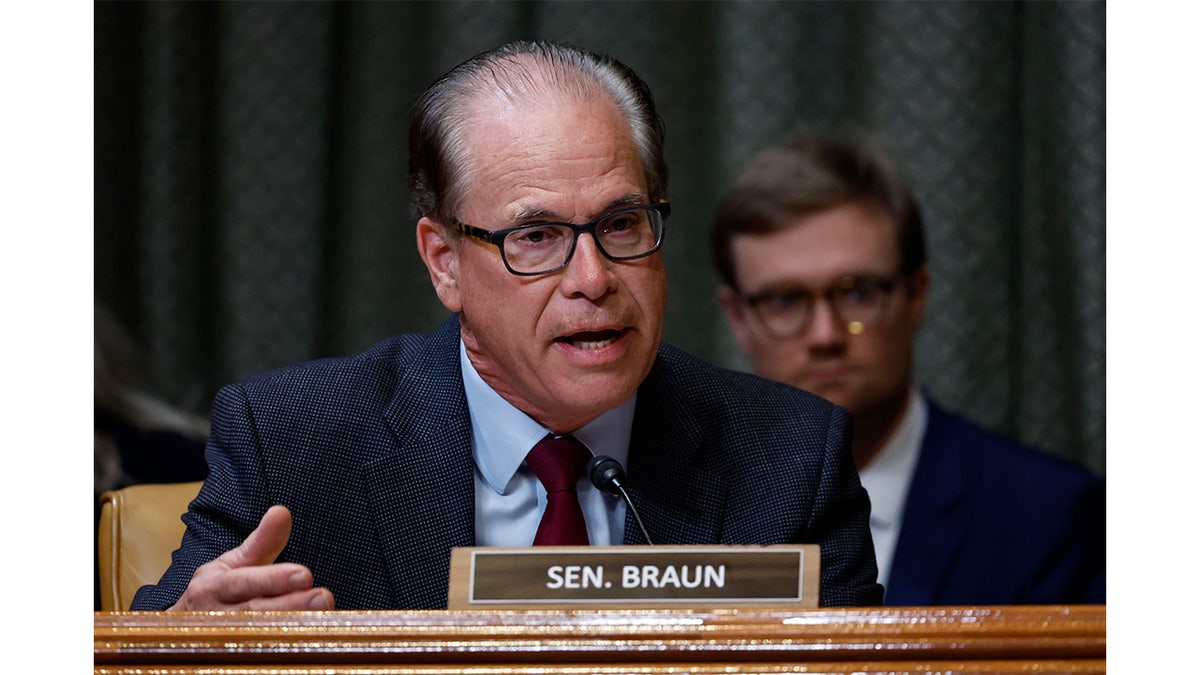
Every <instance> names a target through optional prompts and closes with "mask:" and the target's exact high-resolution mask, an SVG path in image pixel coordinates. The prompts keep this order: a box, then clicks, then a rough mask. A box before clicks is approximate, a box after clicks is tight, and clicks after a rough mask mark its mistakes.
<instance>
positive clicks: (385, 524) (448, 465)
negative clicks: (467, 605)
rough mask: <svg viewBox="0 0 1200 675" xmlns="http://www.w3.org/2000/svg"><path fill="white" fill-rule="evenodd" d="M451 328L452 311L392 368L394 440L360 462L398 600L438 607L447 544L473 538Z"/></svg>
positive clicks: (465, 433)
mask: <svg viewBox="0 0 1200 675" xmlns="http://www.w3.org/2000/svg"><path fill="white" fill-rule="evenodd" d="M458 334H459V333H458V320H457V317H452V318H451V319H449V320H447V321H446V322H445V323H443V324H442V326H441V327H440V328H439V329H438V330H437V331H435V332H434V333H433V334H431V335H430V336H429V338H428V339H427V340H426V342H425V343H424V344H423V345H422V346H421V347H420V351H419V353H418V354H417V355H416V356H415V357H414V358H412V359H410V360H409V361H408V365H407V367H404V368H403V369H402V370H400V371H399V372H398V382H397V386H396V394H395V396H394V397H393V399H392V402H391V403H390V405H389V407H388V410H387V413H386V418H387V423H388V425H389V426H390V428H391V430H392V433H393V434H394V435H395V438H396V447H395V449H394V451H393V452H390V453H388V454H385V455H382V456H380V457H379V458H377V459H375V460H374V461H372V462H369V463H367V464H366V465H364V467H363V471H364V472H365V475H364V477H363V478H364V483H365V484H366V485H367V486H368V491H369V494H368V495H367V500H368V503H369V504H370V507H371V509H372V510H373V515H374V518H375V523H376V527H377V529H378V532H379V538H380V540H381V542H382V547H383V553H384V558H385V560H386V561H387V565H388V570H389V574H390V577H391V583H392V588H393V589H394V593H395V596H396V604H397V606H399V607H412V608H414V609H417V608H440V607H445V606H446V585H447V582H448V578H449V565H450V549H451V548H453V547H455V546H472V545H474V543H475V484H474V461H473V459H472V457H471V424H470V417H469V413H468V411H467V402H466V394H465V393H464V391H463V386H462V375H461V370H460V365H459V361H458Z"/></svg>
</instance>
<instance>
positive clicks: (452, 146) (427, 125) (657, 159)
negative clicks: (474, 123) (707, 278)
mask: <svg viewBox="0 0 1200 675" xmlns="http://www.w3.org/2000/svg"><path fill="white" fill-rule="evenodd" d="M547 87H548V89H547ZM483 92H494V93H497V94H500V95H503V96H505V97H507V98H509V99H510V100H518V99H523V98H527V97H529V96H530V95H534V94H545V93H554V94H556V95H559V96H569V97H577V98H580V99H591V98H596V97H598V96H607V97H608V98H609V99H610V100H611V101H612V102H613V103H614V104H615V105H616V107H617V109H618V110H619V111H620V112H621V114H622V116H623V117H624V118H625V119H626V120H627V121H628V123H629V130H630V134H631V135H632V137H633V142H634V145H635V146H636V148H637V152H638V156H639V157H640V158H641V163H642V169H643V172H644V173H645V177H646V189H647V192H648V195H647V197H648V198H649V199H650V201H651V202H654V201H657V200H659V199H663V198H665V197H666V191H667V165H666V160H665V158H664V156H663V138H664V130H663V124H662V120H661V118H660V117H659V116H658V113H657V111H656V110H655V107H654V99H653V98H652V97H651V95H650V89H649V88H648V87H647V86H646V83H645V82H643V81H642V80H641V78H639V77H638V76H637V74H636V73H634V72H633V70H632V69H630V68H629V67H628V66H626V65H625V64H623V63H621V62H619V61H617V60H616V59H613V58H611V57H609V56H604V55H600V54H595V53H593V52H590V51H587V50H584V49H580V48H577V47H573V46H570V45H566V44H560V43H553V42H525V41H517V42H509V43H507V44H503V45H500V46H499V47H497V48H495V49H492V50H490V51H487V52H484V53H482V54H479V55H477V56H475V57H473V58H471V59H469V60H467V61H465V62H463V63H462V64H460V65H458V66H456V67H455V68H454V69H452V70H451V71H450V72H449V73H446V74H445V75H443V76H442V77H441V78H440V79H438V80H437V81H436V82H434V83H433V84H432V85H430V87H429V88H428V89H427V90H425V93H424V94H423V95H422V96H421V98H420V99H419V100H418V101H417V103H416V104H415V105H414V107H413V114H412V119H411V122H410V124H409V130H408V189H409V195H410V197H411V199H412V203H413V207H414V208H415V209H416V212H417V214H418V215H419V216H426V217H429V218H432V219H434V220H436V221H438V222H443V223H444V222H449V221H450V220H452V219H453V216H454V211H455V210H456V209H457V208H458V206H459V204H460V203H461V201H462V198H463V196H464V195H463V192H464V191H465V185H466V176H467V169H468V167H467V162H466V148H464V147H463V140H462V139H463V131H464V130H465V128H466V125H467V123H468V122H469V116H470V113H471V112H472V106H471V105H470V103H471V102H472V101H473V100H474V99H475V98H476V97H477V96H478V95H479V94H481V93H483Z"/></svg>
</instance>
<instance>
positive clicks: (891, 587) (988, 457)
mask: <svg viewBox="0 0 1200 675" xmlns="http://www.w3.org/2000/svg"><path fill="white" fill-rule="evenodd" d="M1104 527H1105V496H1104V483H1103V481H1102V480H1100V479H1099V478H1097V477H1095V476H1093V475H1091V474H1090V473H1088V472H1087V471H1086V470H1084V469H1083V468H1082V467H1079V466H1076V465H1074V464H1071V463H1068V462H1066V461H1064V460H1061V459H1058V458H1056V457H1053V456H1051V455H1048V454H1045V453H1042V452H1038V451H1035V450H1032V449H1029V448H1025V447H1022V446H1019V445H1016V444H1014V443H1012V442H1011V441H1008V440H1005V439H1003V438H1001V437H999V436H997V435H995V434H992V433H990V432H988V431H987V430H985V429H983V428H981V427H979V426H977V425H975V424H973V423H971V422H969V421H967V420H966V419H964V418H962V417H959V416H957V415H952V414H950V413H947V412H946V411H944V410H943V409H941V408H940V407H938V406H937V405H936V404H935V403H934V402H932V401H930V403H929V423H928V427H927V429H926V431H925V439H924V442H923V443H922V445H921V454H920V457H919V459H918V460H917V468H916V472H915V473H914V475H913V482H912V485H911V487H910V488H909V493H908V501H907V503H906V504H905V508H904V520H903V522H902V524H901V526H900V536H899V538H898V540H897V542H896V553H895V557H894V558H893V563H892V573H891V578H890V579H889V580H888V584H887V592H886V594H885V596H884V601H885V604H888V605H896V606H902V605H970V604H989V605H997V604H999V605H1010V604H1059V603H1103V602H1105V586H1104V584H1105V557H1104V556H1105V537H1104Z"/></svg>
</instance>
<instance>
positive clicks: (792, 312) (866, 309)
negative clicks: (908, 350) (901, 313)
mask: <svg viewBox="0 0 1200 675" xmlns="http://www.w3.org/2000/svg"><path fill="white" fill-rule="evenodd" d="M898 278H899V275H894V276H891V277H882V276H874V275H847V276H844V277H842V278H841V279H838V280H837V281H836V282H834V283H833V284H831V285H830V286H828V287H827V288H825V289H824V290H819V291H813V290H809V289H807V288H779V289H771V290H766V291H761V292H759V293H755V294H753V295H749V296H744V297H743V302H745V303H746V305H748V306H749V307H750V309H751V310H753V311H754V313H755V315H757V316H758V319H759V321H760V322H762V325H763V326H764V327H766V329H767V331H768V332H769V333H771V334H772V335H774V336H775V337H777V338H790V337H795V336H797V335H800V334H801V333H804V332H805V331H807V330H808V328H809V326H810V325H811V324H812V319H813V315H814V314H815V311H814V307H815V306H816V303H817V301H818V300H821V299H824V300H826V301H828V302H829V307H830V309H831V310H832V311H833V316H834V318H835V319H836V320H837V322H838V323H840V324H843V325H844V326H845V327H846V331H847V332H849V333H850V334H851V335H858V334H860V333H862V332H863V330H864V329H865V328H866V327H867V326H869V325H871V324H872V323H874V322H876V321H878V320H879V317H881V316H883V312H884V310H885V309H886V308H887V303H888V299H889V298H890V297H891V294H892V290H893V289H895V287H896V282H897V281H898Z"/></svg>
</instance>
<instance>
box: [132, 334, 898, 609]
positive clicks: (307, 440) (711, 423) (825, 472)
mask: <svg viewBox="0 0 1200 675" xmlns="http://www.w3.org/2000/svg"><path fill="white" fill-rule="evenodd" d="M458 342H459V326H458V319H457V317H451V318H450V319H448V320H447V321H446V322H445V323H444V324H443V325H442V326H441V327H440V328H439V329H438V330H437V331H435V332H434V333H432V334H431V335H429V336H416V335H402V336H397V337H393V338H391V339H389V340H386V341H384V342H382V343H380V344H378V345H376V346H375V347H373V348H371V349H370V350H368V351H366V352H364V353H362V354H360V355H358V356H355V357H351V358H345V359H326V360H321V361H315V362H311V363H306V364H300V365H296V366H292V367H288V368H284V369H281V370H278V371H274V372H270V373H266V374H263V375H259V376H255V377H252V378H250V379H248V380H246V381H244V382H242V383H240V384H236V385H231V386H228V387H225V388H224V389H222V391H221V392H220V393H219V394H218V395H217V397H216V400H215V402H214V408H213V418H212V419H213V422H212V437H211V440H210V443H209V447H208V451H207V459H208V463H209V466H210V473H209V477H208V479H207V480H206V481H205V483H204V487H203V488H202V489H201V490H200V494H199V495H198V496H197V497H196V500H195V501H194V502H193V503H192V504H191V506H190V507H189V509H188V512H187V514H185V515H184V522H185V523H186V524H187V531H186V533H185V534H184V538H183V543H182V545H181V548H180V549H179V550H177V551H176V552H175V553H174V555H173V558H172V564H171V567H170V568H169V569H168V570H167V572H166V574H165V575H164V576H163V578H162V579H161V580H160V581H159V583H158V584H157V585H153V586H145V587H143V588H142V589H141V590H139V592H138V594H137V595H136V596H135V598H134V601H133V608H134V609H165V608H166V607H168V606H170V605H171V604H173V603H174V602H175V601H176V600H177V599H178V598H179V596H180V595H181V594H182V593H183V590H184V588H185V587H186V586H187V583H188V580H189V579H190V578H191V576H192V573H193V572H194V571H195V569H196V568H197V567H198V566H199V565H201V564H203V563H205V562H207V561H209V560H212V559H213V558H215V557H217V556H218V555H220V554H221V553H223V552H225V551H226V550H229V549H231V548H233V547H235V546H237V545H238V544H239V543H241V541H242V540H243V539H245V537H246V536H247V535H248V534H249V533H250V531H251V530H253V529H254V528H255V527H256V526H257V524H258V521H259V519H260V518H261V517H262V514H263V513H265V512H266V510H267V508H268V507H270V506H271V505H272V504H284V505H286V506H287V507H288V508H290V509H291V511H292V516H293V527H292V536H291V539H290V540H289V542H288V545H287V547H286V548H285V549H284V551H283V553H282V555H281V556H280V559H279V560H280V561H281V562H282V561H292V562H298V563H302V564H304V565H307V566H308V567H309V568H310V569H311V570H312V572H313V577H314V579H315V583H316V584H317V585H319V586H325V587H328V588H329V589H330V590H331V591H332V592H333V594H334V599H335V601H336V603H337V606H338V607H339V608H342V609H373V608H374V609H379V608H397V609H436V608H444V607H445V606H446V593H447V580H448V574H449V555H450V549H451V548H453V547H456V546H472V545H474V536H475V534H474V533H475V523H474V520H475V514H474V473H473V471H474V463H473V460H472V457H471V425H470V418H469V414H468V411H467V402H466V396H465V394H464V392H463V385H462V375H461V372H460V364H459V355H458ZM849 425H850V419H849V414H848V413H847V412H846V411H845V410H843V409H842V408H838V407H835V406H833V405H832V404H830V403H828V402H826V401H824V400H822V399H819V398H817V397H815V396H812V395H810V394H807V393H804V392H802V391H800V390H798V389H794V388H791V387H788V386H785V385H781V384H778V383H775V382H771V381H769V380H765V379H761V378H757V377H754V376H751V375H748V374H745V373H737V372H733V371H728V370H724V369H720V368H717V367H715V366H712V365H709V364H706V363H704V362H703V361H700V360H699V359H696V358H695V357H692V356H690V355H687V354H685V353H683V352H681V351H679V350H677V349H675V348H673V347H670V346H668V345H665V344H664V345H663V346H662V347H661V348H660V350H659V354H658V358H657V359H656V361H655V363H654V366H653V367H652V369H651V372H650V374H649V375H648V376H647V378H646V380H645V382H643V384H642V386H641V387H640V388H639V390H638V402H637V409H636V412H635V415H634V422H633V432H632V437H631V441H630V449H629V461H628V464H629V466H628V467H627V473H628V480H627V485H628V489H629V492H630V496H631V498H632V499H633V501H634V503H635V504H636V505H637V508H638V510H639V511H640V513H641V516H642V520H643V521H644V522H645V524H646V528H647V529H648V530H649V532H650V536H651V538H652V539H653V540H654V542H655V543H657V544H783V543H818V544H820V545H821V554H822V559H821V590H820V599H821V603H822V604H823V605H871V604H879V603H880V602H881V601H882V587H881V586H880V585H879V584H877V583H876V574H877V569H876V565H875V550H874V547H873V545H872V543H871V535H870V529H869V526H868V515H869V510H870V505H869V501H868V498H867V494H866V491H865V490H864V489H863V488H862V486H861V484H860V483H859V480H858V473H857V471H856V470H855V468H854V463H853V460H852V458H851V455H850V451H849ZM632 517H633V516H632V514H630V515H629V517H628V518H629V519H627V522H626V527H625V541H626V543H629V544H636V543H642V542H641V541H640V533H639V530H638V528H637V526H636V524H635V523H634V521H633V520H632Z"/></svg>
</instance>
